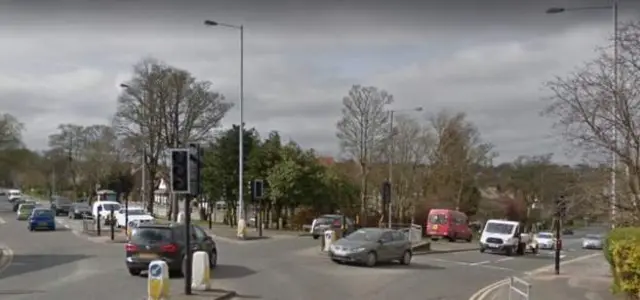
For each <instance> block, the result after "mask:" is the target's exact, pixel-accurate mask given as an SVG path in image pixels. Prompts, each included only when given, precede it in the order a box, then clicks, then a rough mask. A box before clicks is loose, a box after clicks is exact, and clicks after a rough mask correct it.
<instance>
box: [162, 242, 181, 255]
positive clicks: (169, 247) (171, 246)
mask: <svg viewBox="0 0 640 300" xmlns="http://www.w3.org/2000/svg"><path fill="white" fill-rule="evenodd" d="M160 249H162V252H167V253H174V252H177V251H178V246H176V245H175V244H166V245H163V246H162V247H161V248H160Z"/></svg>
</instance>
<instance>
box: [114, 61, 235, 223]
mask: <svg viewBox="0 0 640 300" xmlns="http://www.w3.org/2000/svg"><path fill="white" fill-rule="evenodd" d="M134 71H135V72H134V77H133V78H132V79H131V80H130V81H129V82H127V84H126V86H127V88H126V90H125V93H124V94H123V95H122V96H121V97H120V99H119V109H118V113H117V114H116V122H115V123H116V124H118V125H117V128H119V129H118V132H119V133H120V134H121V135H124V136H127V137H128V138H129V139H133V140H136V139H137V140H138V143H139V146H138V147H137V148H138V149H139V151H138V152H139V153H140V154H142V152H145V153H146V157H145V161H146V163H147V166H148V168H147V169H148V173H149V175H150V176H149V177H150V178H151V179H153V178H155V177H156V175H157V173H158V171H159V165H160V162H161V160H160V159H161V158H162V155H161V153H164V150H165V149H166V148H167V147H179V146H181V145H186V143H188V142H202V141H205V140H207V139H209V138H211V137H212V134H213V129H215V128H216V127H218V126H219V125H220V121H221V120H222V118H223V117H224V115H225V114H226V113H227V112H228V111H229V109H231V107H232V105H231V104H230V103H228V102H226V101H225V100H224V97H223V96H222V95H220V94H219V93H216V92H213V91H212V90H211V86H212V83H211V82H208V81H198V80H196V79H195V78H194V77H193V76H192V75H191V74H190V73H189V72H187V71H184V70H180V69H177V68H174V67H171V66H168V65H166V64H164V63H162V62H159V61H157V60H153V59H145V60H143V61H142V62H140V63H139V64H138V65H136V67H135V68H134ZM143 147H144V148H145V149H146V151H141V150H142V149H143ZM153 186H155V184H154V185H153ZM148 199H153V191H150V196H149V198H148ZM151 202H153V201H150V204H148V206H149V207H148V209H150V210H152V209H153V204H152V203H151ZM177 205H178V202H177V201H172V205H171V206H170V208H169V210H168V214H173V217H174V218H177V214H178V211H179V209H178V207H177Z"/></svg>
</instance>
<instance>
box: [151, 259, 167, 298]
mask: <svg viewBox="0 0 640 300" xmlns="http://www.w3.org/2000/svg"><path fill="white" fill-rule="evenodd" d="M147 277H148V279H147V295H148V300H168V299H169V297H170V295H169V293H170V292H171V289H170V285H171V281H170V280H169V266H168V265H167V263H166V262H164V261H162V260H154V261H152V262H151V263H150V264H149V271H148V276H147Z"/></svg>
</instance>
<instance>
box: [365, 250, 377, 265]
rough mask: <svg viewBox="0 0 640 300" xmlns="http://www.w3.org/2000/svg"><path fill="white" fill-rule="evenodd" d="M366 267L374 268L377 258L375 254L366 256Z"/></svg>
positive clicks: (370, 253)
mask: <svg viewBox="0 0 640 300" xmlns="http://www.w3.org/2000/svg"><path fill="white" fill-rule="evenodd" d="M365 263H366V265H367V267H370V268H371V267H374V266H375V265H376V264H377V263H378V256H377V255H376V253H375V252H369V254H367V261H366V262H365Z"/></svg>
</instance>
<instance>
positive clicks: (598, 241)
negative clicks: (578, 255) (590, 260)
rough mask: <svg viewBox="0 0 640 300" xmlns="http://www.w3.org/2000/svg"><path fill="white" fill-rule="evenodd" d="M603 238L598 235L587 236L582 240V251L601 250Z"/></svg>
mask: <svg viewBox="0 0 640 300" xmlns="http://www.w3.org/2000/svg"><path fill="white" fill-rule="evenodd" d="M603 245H604V237H603V236H602V235H600V234H587V235H586V236H585V237H584V238H583V239H582V249H602V246H603Z"/></svg>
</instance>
